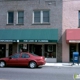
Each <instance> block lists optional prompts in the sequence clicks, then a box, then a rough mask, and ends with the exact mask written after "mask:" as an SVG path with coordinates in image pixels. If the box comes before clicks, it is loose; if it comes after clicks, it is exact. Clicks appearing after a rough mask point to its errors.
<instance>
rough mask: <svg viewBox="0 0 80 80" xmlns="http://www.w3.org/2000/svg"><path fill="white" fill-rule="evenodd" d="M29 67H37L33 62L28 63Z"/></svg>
mask: <svg viewBox="0 0 80 80" xmlns="http://www.w3.org/2000/svg"><path fill="white" fill-rule="evenodd" d="M29 67H30V68H36V67H37V64H36V62H34V61H32V62H30V63H29Z"/></svg>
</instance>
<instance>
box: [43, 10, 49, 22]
mask: <svg viewBox="0 0 80 80" xmlns="http://www.w3.org/2000/svg"><path fill="white" fill-rule="evenodd" d="M43 22H49V11H43Z"/></svg>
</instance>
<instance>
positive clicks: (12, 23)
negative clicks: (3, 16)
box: [6, 23, 14, 25]
mask: <svg viewBox="0 0 80 80" xmlns="http://www.w3.org/2000/svg"><path fill="white" fill-rule="evenodd" d="M6 25H14V23H8V24H6Z"/></svg>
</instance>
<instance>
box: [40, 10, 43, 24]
mask: <svg viewBox="0 0 80 80" xmlns="http://www.w3.org/2000/svg"><path fill="white" fill-rule="evenodd" d="M40 23H43V11H40Z"/></svg>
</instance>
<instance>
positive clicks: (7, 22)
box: [7, 12, 9, 24]
mask: <svg viewBox="0 0 80 80" xmlns="http://www.w3.org/2000/svg"><path fill="white" fill-rule="evenodd" d="M7 24H9V23H8V12H7Z"/></svg>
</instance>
